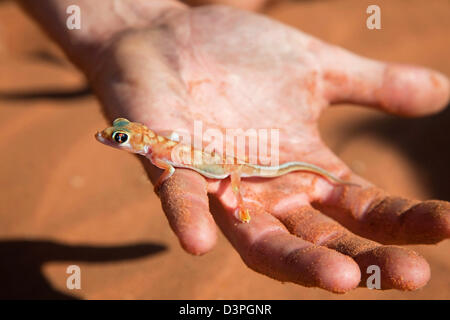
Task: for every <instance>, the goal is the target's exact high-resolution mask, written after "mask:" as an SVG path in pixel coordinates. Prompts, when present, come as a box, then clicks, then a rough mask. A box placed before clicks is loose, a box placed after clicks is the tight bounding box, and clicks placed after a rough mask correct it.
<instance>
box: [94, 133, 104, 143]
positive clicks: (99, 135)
mask: <svg viewBox="0 0 450 320" xmlns="http://www.w3.org/2000/svg"><path fill="white" fill-rule="evenodd" d="M95 139H97V141H99V142H101V143H105V140H106V139H105V138H103V136H102V133H101V132H98V131H97V133H96V134H95Z"/></svg>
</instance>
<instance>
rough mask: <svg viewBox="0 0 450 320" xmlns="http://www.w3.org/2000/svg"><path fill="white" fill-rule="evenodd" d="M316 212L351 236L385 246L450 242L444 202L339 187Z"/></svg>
mask: <svg viewBox="0 0 450 320" xmlns="http://www.w3.org/2000/svg"><path fill="white" fill-rule="evenodd" d="M355 179H356V178H355ZM358 179H361V178H359V177H358ZM318 209H320V211H322V212H324V213H326V214H327V215H328V216H331V217H332V218H334V219H336V220H337V221H339V222H340V223H341V224H343V225H344V226H346V227H348V228H349V229H350V230H352V231H353V232H354V233H357V234H359V235H361V236H364V237H367V238H370V239H374V240H376V241H378V242H381V243H385V244H425V243H428V244H431V243H437V242H439V241H442V240H444V239H448V238H450V203H449V202H446V201H439V200H427V201H417V200H410V199H405V198H401V197H395V196H390V195H388V194H386V193H385V192H384V191H382V190H381V189H378V188H376V187H372V186H368V187H354V186H340V187H337V188H335V189H334V190H333V192H332V193H331V194H330V195H329V196H328V198H327V199H325V200H324V201H323V202H321V203H320V204H318Z"/></svg>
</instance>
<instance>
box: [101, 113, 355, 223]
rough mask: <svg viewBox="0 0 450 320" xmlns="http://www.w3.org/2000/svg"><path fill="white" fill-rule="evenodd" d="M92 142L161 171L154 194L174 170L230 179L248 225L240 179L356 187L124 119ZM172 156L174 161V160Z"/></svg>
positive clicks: (298, 165) (309, 168) (310, 168)
mask: <svg viewBox="0 0 450 320" xmlns="http://www.w3.org/2000/svg"><path fill="white" fill-rule="evenodd" d="M95 138H96V139H97V140H98V141H99V142H101V143H103V144H105V145H108V146H111V147H114V148H118V149H121V150H126V151H128V152H132V153H136V154H140V155H143V156H145V157H147V158H148V159H149V160H150V161H151V163H152V164H153V165H155V166H156V167H158V168H160V169H162V170H164V171H163V173H162V174H161V176H160V177H159V179H158V180H157V182H156V183H155V187H154V188H155V192H156V194H159V190H160V187H161V185H162V184H163V183H164V181H166V180H167V179H169V178H170V177H171V176H172V175H173V173H174V172H175V168H187V169H191V170H194V171H196V172H198V173H199V174H201V175H202V176H204V177H206V178H211V179H226V178H228V177H230V180H231V188H232V191H233V194H234V195H235V197H236V200H237V207H236V211H237V214H238V217H239V220H240V221H241V222H245V223H248V222H250V214H249V211H248V209H246V208H245V206H244V200H243V197H242V195H241V191H240V184H241V178H245V177H263V178H274V177H279V176H282V175H285V174H288V173H289V172H293V171H304V172H310V173H314V174H317V175H319V176H322V177H323V178H325V179H328V180H330V181H332V182H335V183H339V184H344V185H356V184H354V183H352V182H348V181H344V180H342V179H340V178H338V177H336V176H335V175H333V174H332V173H330V172H328V171H326V170H325V169H322V168H320V167H318V166H315V165H313V164H310V163H307V162H300V161H293V162H286V163H283V164H280V165H276V166H263V165H258V164H252V163H249V162H245V161H240V162H238V161H237V160H236V158H232V159H230V158H229V157H228V158H227V157H224V156H222V155H219V154H216V153H208V152H204V151H202V150H197V149H195V148H194V147H193V146H190V145H185V144H182V143H181V142H179V141H176V140H175V139H170V138H167V137H165V136H162V135H158V134H156V133H155V132H154V131H152V130H150V129H149V128H147V127H146V126H145V125H143V124H141V123H138V122H131V121H129V120H127V119H125V118H117V119H116V120H114V122H113V126H112V127H108V128H106V129H104V130H103V131H100V132H97V133H96V134H95ZM174 151H175V153H174ZM175 154H176V157H174V155H175ZM192 159H201V161H195V160H194V161H193V160H192Z"/></svg>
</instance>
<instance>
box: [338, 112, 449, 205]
mask: <svg viewBox="0 0 450 320" xmlns="http://www.w3.org/2000/svg"><path fill="white" fill-rule="evenodd" d="M362 134H370V135H373V136H375V137H377V138H379V139H380V140H382V141H383V142H385V143H388V144H391V145H394V147H395V148H396V149H397V150H399V151H400V152H403V153H404V154H405V155H406V156H407V158H408V159H409V160H410V161H411V162H412V163H413V164H414V165H415V166H416V167H417V172H418V176H420V177H422V178H423V179H422V181H421V183H423V184H425V185H426V187H427V189H428V190H429V191H430V196H431V197H432V198H434V199H440V200H446V201H450V169H449V164H450V105H449V106H447V108H446V109H445V110H444V111H443V112H440V113H438V114H436V115H433V116H428V117H423V118H413V119H411V118H409V119H405V118H399V117H395V116H386V115H383V116H382V117H380V118H377V119H368V120H367V121H362V122H360V123H358V124H357V125H355V126H353V127H350V128H348V130H346V136H345V138H344V139H342V140H343V141H348V140H351V137H352V136H359V135H362Z"/></svg>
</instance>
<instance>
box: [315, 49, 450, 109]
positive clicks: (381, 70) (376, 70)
mask: <svg viewBox="0 0 450 320" xmlns="http://www.w3.org/2000/svg"><path fill="white" fill-rule="evenodd" d="M327 48H328V50H325V49H324V50H322V51H323V52H322V51H321V52H322V53H321V54H320V55H319V56H320V57H321V62H322V67H323V73H322V76H323V80H324V83H325V86H324V93H325V96H326V97H327V99H328V100H329V101H330V102H331V103H339V102H351V103H358V104H365V105H370V106H375V107H376V108H378V109H381V110H383V111H386V112H388V113H392V114H397V115H401V116H422V115H426V114H432V113H435V112H438V111H440V110H442V109H443V108H444V107H445V106H446V105H447V103H448V101H449V95H450V83H449V80H448V78H447V77H446V76H444V75H443V74H441V73H438V72H435V71H432V70H429V69H426V68H420V67H415V66H409V65H401V64H395V63H382V62H378V61H374V60H369V59H365V58H362V57H359V56H357V55H354V54H352V53H350V52H348V51H346V50H344V49H341V48H338V47H329V46H327Z"/></svg>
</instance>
